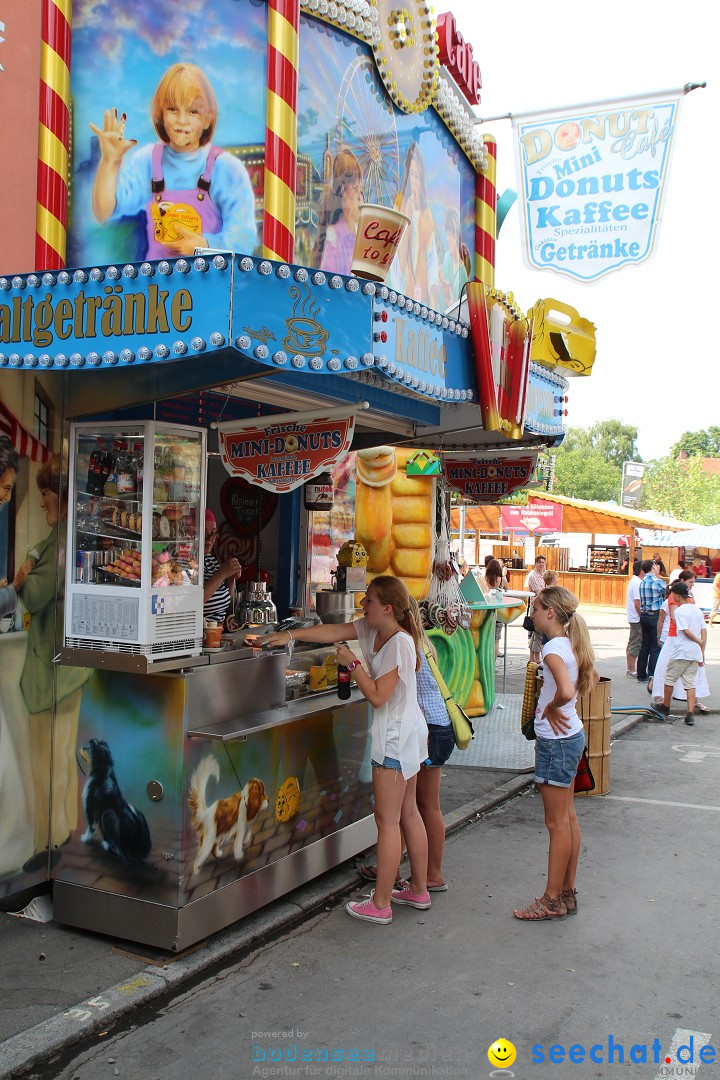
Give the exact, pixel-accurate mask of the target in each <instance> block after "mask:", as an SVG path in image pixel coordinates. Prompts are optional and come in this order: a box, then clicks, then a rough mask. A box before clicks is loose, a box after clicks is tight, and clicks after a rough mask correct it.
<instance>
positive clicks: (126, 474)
mask: <svg viewBox="0 0 720 1080" xmlns="http://www.w3.org/2000/svg"><path fill="white" fill-rule="evenodd" d="M144 458H145V434H144V431H143V428H142V427H137V428H128V429H125V430H123V431H122V432H119V431H118V430H117V428H103V427H102V426H98V427H97V429H90V428H81V429H78V430H77V432H76V446H75V460H74V481H75V482H74V492H73V495H74V499H75V506H74V514H73V513H72V511H73V507H71V508H70V510H71V512H70V515H69V517H70V521H71V523H72V528H73V537H72V543H73V556H74V567H75V573H74V578H73V580H74V582H75V583H80V584H87V585H89V584H95V585H120V586H126V587H127V588H131V589H132V588H140V585H141V582H142V527H143V515H142V500H143V472H144ZM73 519H74V520H73Z"/></svg>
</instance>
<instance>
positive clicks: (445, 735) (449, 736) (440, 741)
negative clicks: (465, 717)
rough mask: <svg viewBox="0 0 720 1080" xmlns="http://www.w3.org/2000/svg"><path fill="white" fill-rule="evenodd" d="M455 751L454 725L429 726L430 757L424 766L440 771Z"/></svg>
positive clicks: (426, 759)
mask: <svg viewBox="0 0 720 1080" xmlns="http://www.w3.org/2000/svg"><path fill="white" fill-rule="evenodd" d="M454 749H455V736H454V735H453V729H452V724H428V756H427V757H426V758H425V760H424V761H423V765H425V766H426V768H428V769H439V768H440V767H441V766H442V765H444V764H445V762H446V761H447V759H448V758H449V757H450V755H451V754H452V752H453V750H454Z"/></svg>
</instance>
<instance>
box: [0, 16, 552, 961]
mask: <svg viewBox="0 0 720 1080" xmlns="http://www.w3.org/2000/svg"><path fill="white" fill-rule="evenodd" d="M94 6H95V7H96V8H98V9H99V10H98V13H97V17H95V18H93V17H90V16H91V10H92V8H93V4H91V3H90V2H89V0H76V2H75V3H71V2H70V0H42V2H41V4H39V5H20V4H19V3H11V5H10V13H9V15H8V17H7V19H6V24H7V29H8V32H7V39H8V45H7V46H4V49H6V52H4V54H3V62H4V64H5V72H4V73H3V81H5V82H7V83H8V85H9V84H11V83H12V86H13V89H14V90H16V91H17V97H18V99H20V98H22V100H23V101H25V100H26V99H32V100H33V101H36V100H37V88H38V86H39V87H40V115H39V117H38V116H34V117H29V118H26V122H25V123H24V124H16V125H15V126H14V127H13V129H12V131H11V132H8V134H7V137H6V144H7V141H8V139H9V142H10V145H9V152H12V153H15V154H16V158H15V160H16V162H17V172H18V174H19V177H20V178H21V179H22V180H23V184H22V185H19V187H18V192H19V194H18V200H19V202H18V212H17V213H16V214H14V215H13V217H14V220H13V222H12V223H11V229H12V230H15V231H14V232H13V233H12V234H11V242H8V243H5V244H4V246H3V254H2V264H1V265H0V272H1V273H2V276H0V440H1V441H0V451H2V453H4V454H5V457H0V462H7V463H9V464H8V465H7V468H6V470H5V473H3V476H5V477H6V479H7V478H9V481H10V483H9V484H8V485H7V490H8V492H9V494H8V496H7V499H6V501H5V502H4V503H3V504H2V505H0V581H1V582H2V584H0V603H1V604H2V608H1V609H0V620H1V621H0V630H2V633H0V652H2V663H3V678H2V680H1V684H0V904H2V907H3V908H4V909H5V910H17V909H19V908H20V907H22V906H23V904H24V903H26V902H27V898H28V897H29V896H31V895H33V893H36V892H38V891H42V890H43V889H44V888H47V882H48V881H50V882H51V884H52V894H53V908H54V917H55V919H57V920H58V921H60V922H64V923H66V924H69V925H73V926H77V927H81V928H84V929H87V930H90V931H95V932H98V933H102V934H108V935H111V936H113V937H120V938H124V939H128V940H131V941H136V942H143V943H147V944H150V945H153V946H156V947H158V948H161V949H164V950H168V951H172V952H176V951H180V950H183V949H185V948H187V947H189V946H191V945H192V944H194V943H195V942H197V941H199V940H200V939H203V938H206V937H207V936H208V935H209V934H211V933H213V932H215V931H217V930H219V929H221V928H222V927H224V926H226V925H228V924H230V923H232V922H233V921H235V920H237V919H239V918H242V917H243V916H244V915H246V914H248V913H250V912H252V911H254V910H256V909H257V908H259V907H261V906H262V905H265V904H267V903H269V902H271V901H272V900H274V899H276V898H277V897H279V896H282V895H283V894H285V893H287V892H289V891H290V890H292V889H294V888H296V887H297V886H298V885H300V884H302V883H304V882H306V881H308V880H309V879H311V878H313V877H315V876H317V875H318V874H320V873H322V872H323V871H325V870H327V869H329V868H331V867H333V866H336V865H338V864H339V863H341V862H342V861H343V860H346V859H348V858H351V857H352V856H354V855H355V854H356V853H358V852H360V851H363V850H364V849H366V848H367V847H369V846H370V845H372V844H373V842H374V840H375V835H376V833H375V826H374V822H373V816H372V815H373V805H372V788H371V770H370V761H369V742H368V731H369V712H368V706H367V704H366V702H365V700H364V698H363V697H362V695H361V694H360V693H359V691H358V690H357V689H356V688H355V686H354V685H353V687H352V690H351V693H350V697H349V698H348V699H347V700H340V699H339V698H338V694H337V690H336V685H335V684H336V670H334V669H333V662H332V657H333V655H334V654H333V650H330V649H310V648H299V647H297V648H296V650H295V652H294V653H293V655H291V656H289V655H288V654H287V653H286V652H284V651H279V650H276V651H268V650H265V649H263V648H262V647H261V646H262V634H263V632H264V631H265V630H267V629H268V628H269V627H271V626H274V625H277V624H278V623H279V622H282V621H283V620H284V619H286V618H288V617H290V618H299V619H309V620H313V619H316V618H322V619H327V620H330V621H333V620H334V621H345V620H346V619H347V618H349V617H350V618H351V617H352V615H353V613H354V612H355V611H356V610H357V604H358V602H359V597H360V596H361V595H362V594H363V592H364V590H365V588H366V585H367V583H368V582H369V581H371V580H372V578H373V577H374V576H377V575H378V574H380V573H392V574H395V575H396V576H398V577H401V578H402V579H403V580H404V581H405V582H406V584H407V585H408V588H409V590H410V591H411V593H412V594H413V595H414V596H415V597H416V598H417V599H418V600H420V601H422V600H426V599H427V595H428V589H429V588H430V587H431V585H432V581H433V576H434V574H435V573H439V574H443V573H444V560H443V559H442V558H439V557H438V552H437V546H436V545H437V540H436V534H437V533H438V530H439V532H440V534H441V535H442V531H443V530H442V526H441V524H440V525H439V522H440V523H441V519H443V517H445V518H446V517H447V513H448V502H449V491H450V489H451V488H452V487H453V486H454V487H455V489H456V490H459V488H458V483H456V482H455V481H453V483H450V482H449V481H448V471H449V470H450V471H452V472H453V476H454V477H455V480H457V478H458V477H460V478H461V486H462V487H463V488H464V494H465V496H466V497H467V498H468V499H475V500H476V501H478V502H483V501H486V502H493V501H495V500H496V499H497V498H499V497H501V496H502V494H503V493H504V494H507V493H508V491H509V490H512V488H513V486H514V487H517V486H518V483H519V480H518V477H519V476H520V475H521V474H522V475H526V474H527V470H528V469H530V470H531V469H532V463H533V461H534V459H535V457H536V454H537V452H538V451H539V450H540V449H542V448H544V447H547V446H553V445H558V443H559V442H560V441H561V440H562V438H563V435H564V430H565V429H564V416H565V412H566V409H565V403H566V393H567V388H568V381H567V379H566V377H565V375H566V374H567V373H568V372H563V370H562V363H561V362H558V361H557V359H556V358H552V359H549V358H548V357H547V356H545V355H544V354H543V353H542V346H541V343H540V344H538V343H534V341H533V325H534V319H536V318H537V311H538V305H540V306H541V307H542V304H543V303H548V304H550V303H552V302H551V301H547V302H543V301H538V302H536V304H535V305H534V307H533V308H531V309H530V310H529V312H528V313H527V314H526V313H524V312H523V311H522V310H521V309H520V307H519V305H518V304H517V302H516V301H515V299H514V298H513V296H512V294H509V293H504V292H502V291H501V290H499V289H497V288H496V287H495V284H494V251H495V240H496V201H497V199H496V190H495V166H496V161H495V155H496V149H495V143H494V140H493V139H492V138H491V137H490V136H487V135H482V134H480V132H479V130H478V128H477V126H475V113H474V107H475V106H476V105H477V104H478V102H479V100H480V84H481V78H480V67H479V64H478V61H477V60H476V59H475V58H474V57H473V52H472V48H471V47H470V45H469V44H468V43H467V42H465V40H464V38H463V36H462V34H461V32H460V30H459V28H458V27H457V25H456V22H455V20H454V18H453V16H452V15H451V14H450V13H445V14H442V15H440V16H438V17H437V18H436V17H435V16H434V15H433V14H432V10H431V8H430V7H429V5H427V4H426V3H425V2H424V0H412V2H410V3H408V5H407V6H406V7H405V8H403V9H398V8H397V7H395V6H393V5H392V4H391V3H390V2H389V0H378V2H377V3H373V4H369V3H367V2H366V0H345V2H336V3H326V2H325V0H302V2H300V0H270V2H258V0H212V2H211V0H205V2H204V3H200V4H197V3H195V4H192V5H191V4H187V10H186V11H185V12H184V15H183V20H178V21H177V22H178V25H175V23H173V25H168V26H167V27H166V28H165V30H164V31H163V33H162V35H161V37H162V41H160V40H159V37H158V30H157V27H155V26H154V25H153V21H152V20H151V19H150V17H149V14H148V11H149V9H148V8H147V5H146V4H144V3H143V2H142V0H125V2H124V3H123V4H122V5H121V7H120V9H119V8H118V6H117V5H114V4H110V3H109V0H108V2H106V0H102V2H101V3H100V4H99V5H97V4H95V5H94ZM178 6H179V7H180V8H182V7H183V6H184V5H183V2H182V0H180V2H179V5H178ZM35 7H37V8H38V10H37V11H35V10H34V9H35ZM31 8H32V10H30V9H31ZM40 9H42V10H40ZM180 22H182V26H180V25H179V24H180ZM11 30H12V33H11V32H10V31H11ZM188 43H191V44H190V45H189V44H188ZM193 43H194V44H193ZM189 52H191V53H192V62H188V60H187V57H188V54H189ZM33 87H34V96H33V94H32V93H31V92H30V91H31V90H32V88H33ZM38 125H39V131H40V139H39V142H38V139H37V137H36V133H37V131H38ZM28 132H30V134H32V138H29V137H28ZM38 145H39V150H38ZM33 147H34V149H33ZM188 177H190V179H188ZM20 187H22V191H20ZM28 191H30V192H31V194H32V195H33V196H34V197H33V198H31V199H28V198H27V192H28ZM21 196H22V198H21ZM23 200H24V201H23ZM518 462H519V464H518ZM523 470H525V471H524V472H523ZM2 472H3V470H2V469H0V473H2ZM0 479H2V477H0ZM0 490H4V489H0ZM207 509H210V510H212V512H213V514H214V516H215V519H216V521H217V536H216V537H215V539H214V547H213V553H214V555H215V557H216V558H217V559H218V561H219V563H222V562H223V561H224V560H227V559H228V558H231V557H236V558H237V559H238V560H239V562H240V563H241V564H242V566H243V568H244V571H243V577H242V580H241V581H240V583H239V585H238V592H237V596H236V597H235V598H234V599H233V601H232V606H231V608H230V610H229V613H228V614H229V617H228V619H227V621H226V625H225V632H224V633H223V634H222V636H221V637H220V635H219V634H208V628H207V627H206V626H204V620H203V556H204V551H205V521H206V510H207ZM441 564H442V565H441ZM480 606H482V605H480ZM486 606H487V608H488V610H487V612H485V613H484V614H483V619H479V618H478V617H477V613H474V617H475V625H474V627H471V626H470V625H469V624H468V625H467V626H465V625H463V623H462V620H461V618H460V614H461V613H459V612H457V611H452V610H449V609H448V608H443V607H442V605H438V604H434V605H433V608H432V612H430V611H429V607H430V605H429V604H426V611H427V612H428V621H429V624H430V625H432V630H431V634H432V635H433V636H434V637H435V638H436V639H437V640H438V641H439V642H440V647H439V653H440V660H441V665H442V666H443V670H444V671H445V672H446V673H447V675H448V678H449V681H450V685H451V689H453V692H454V693H455V694H456V695H457V698H458V700H459V701H461V703H463V704H465V705H466V706H467V708H468V711H469V712H470V713H471V714H473V713H474V715H483V714H484V713H485V712H486V711H487V709H488V708H489V707H490V705H491V704H492V700H493V696H494V670H493V665H492V663H487V656H489V655H490V654H491V650H492V639H493V633H494V620H495V609H494V608H493V606H492V605H486ZM458 622H459V623H460V625H459V626H458ZM481 622H484V623H486V626H481V625H480V623H481ZM488 628H489V629H488ZM452 631H454V633H453V632H452ZM481 634H482V635H484V637H483V641H484V642H485V644H484V645H483V646H482V647H481V646H480V643H479V637H480V635H481ZM218 637H220V640H219V641H218ZM485 639H487V641H485ZM483 650H484V651H483ZM486 654H487V656H486ZM220 822H222V824H219V823H220Z"/></svg>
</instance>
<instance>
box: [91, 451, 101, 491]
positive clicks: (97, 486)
mask: <svg viewBox="0 0 720 1080" xmlns="http://www.w3.org/2000/svg"><path fill="white" fill-rule="evenodd" d="M103 483H104V481H103V452H102V450H96V451H95V463H94V464H93V478H92V485H93V489H92V493H93V495H102V493H103Z"/></svg>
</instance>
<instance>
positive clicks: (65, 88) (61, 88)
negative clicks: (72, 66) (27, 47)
mask: <svg viewBox="0 0 720 1080" xmlns="http://www.w3.org/2000/svg"><path fill="white" fill-rule="evenodd" d="M40 72H41V77H42V80H43V82H46V83H47V84H48V86H49V87H50V88H51V89H52V90H54V91H55V93H56V94H57V96H58V97H59V98H60V100H61V101H64V102H65V104H66V105H67V106H68V107H69V106H70V72H69V71H68V69H67V65H66V63H65V61H64V60H62V59H61V58H60V57H59V56H58V54H57V53H56V52H55V50H54V49H52V48H51V47H50V46H49V45H48V44H47V43H46V42H44V41H43V43H42V48H41V51H40Z"/></svg>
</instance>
